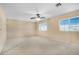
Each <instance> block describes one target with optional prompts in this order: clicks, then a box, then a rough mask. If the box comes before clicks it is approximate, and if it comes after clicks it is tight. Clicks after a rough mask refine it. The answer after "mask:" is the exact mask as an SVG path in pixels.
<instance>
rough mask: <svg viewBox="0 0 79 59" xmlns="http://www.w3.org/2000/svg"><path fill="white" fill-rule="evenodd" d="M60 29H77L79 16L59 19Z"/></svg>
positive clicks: (78, 29)
mask: <svg viewBox="0 0 79 59" xmlns="http://www.w3.org/2000/svg"><path fill="white" fill-rule="evenodd" d="M59 28H60V31H79V17H73V18H68V19H64V20H60V21H59Z"/></svg>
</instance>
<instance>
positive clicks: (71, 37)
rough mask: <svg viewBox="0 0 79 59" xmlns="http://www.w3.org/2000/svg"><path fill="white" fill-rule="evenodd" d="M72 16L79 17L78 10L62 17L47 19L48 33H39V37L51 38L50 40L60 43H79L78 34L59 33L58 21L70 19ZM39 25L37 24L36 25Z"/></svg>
mask: <svg viewBox="0 0 79 59" xmlns="http://www.w3.org/2000/svg"><path fill="white" fill-rule="evenodd" d="M73 16H79V10H77V11H73V12H70V13H67V14H64V15H60V16H57V17H54V18H53V19H48V20H47V21H46V22H48V31H45V32H39V31H37V34H38V35H40V36H44V37H48V38H49V39H50V38H51V39H52V40H57V41H62V42H66V43H79V32H61V31H59V26H58V21H59V20H61V19H64V18H70V17H73ZM38 24H39V23H38Z"/></svg>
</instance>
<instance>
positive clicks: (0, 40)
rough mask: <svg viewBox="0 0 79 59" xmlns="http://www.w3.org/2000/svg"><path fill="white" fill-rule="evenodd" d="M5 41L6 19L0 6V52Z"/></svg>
mask: <svg viewBox="0 0 79 59" xmlns="http://www.w3.org/2000/svg"><path fill="white" fill-rule="evenodd" d="M5 41H6V17H5V14H4V11H3V9H2V7H1V6H0V52H1V50H2V49H3V46H4V44H5Z"/></svg>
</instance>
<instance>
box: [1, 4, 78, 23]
mask: <svg viewBox="0 0 79 59" xmlns="http://www.w3.org/2000/svg"><path fill="white" fill-rule="evenodd" d="M1 5H2V6H3V8H4V11H5V14H6V17H7V18H8V19H17V20H24V21H33V22H34V21H35V19H34V20H31V19H30V18H31V17H33V16H36V15H35V14H36V13H39V14H41V16H44V17H46V18H53V17H55V16H57V15H62V14H64V13H68V12H71V11H74V10H78V9H79V4H78V3H62V6H60V7H56V6H55V5H56V3H2V4H1ZM37 11H38V12H37Z"/></svg>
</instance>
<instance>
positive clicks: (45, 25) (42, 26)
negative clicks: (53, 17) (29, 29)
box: [39, 23, 47, 31]
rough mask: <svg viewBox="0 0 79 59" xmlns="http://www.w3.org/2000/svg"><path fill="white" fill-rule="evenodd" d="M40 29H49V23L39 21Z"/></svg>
mask: <svg viewBox="0 0 79 59" xmlns="http://www.w3.org/2000/svg"><path fill="white" fill-rule="evenodd" d="M39 31H47V23H39Z"/></svg>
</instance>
